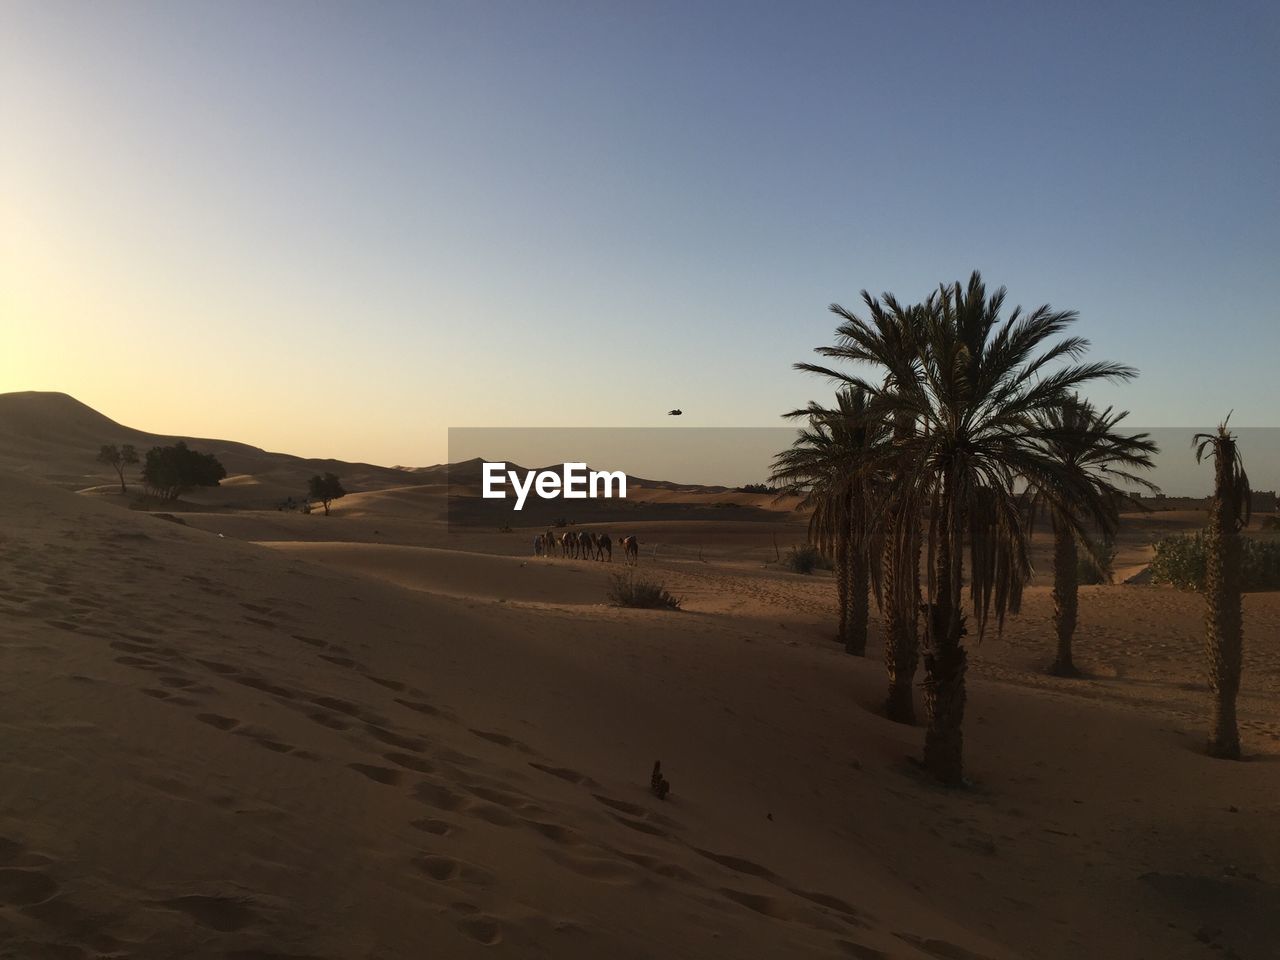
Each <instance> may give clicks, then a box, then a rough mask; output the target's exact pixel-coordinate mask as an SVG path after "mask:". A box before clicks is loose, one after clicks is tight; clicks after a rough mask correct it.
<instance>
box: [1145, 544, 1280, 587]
mask: <svg viewBox="0 0 1280 960" xmlns="http://www.w3.org/2000/svg"><path fill="white" fill-rule="evenodd" d="M1242 543H1243V550H1242V555H1241V563H1240V573H1241V576H1240V580H1241V583H1240V586H1241V589H1243V590H1280V541H1274V540H1270V541H1267V540H1254V539H1251V538H1249V537H1245V538H1244V539H1243V541H1242ZM1204 565H1205V564H1204V535H1203V534H1200V533H1189V534H1188V533H1181V534H1175V535H1174V536H1171V537H1165V538H1164V539H1163V540H1161V541H1160V542H1159V543H1157V544H1156V555H1155V558H1154V559H1153V560H1152V561H1151V582H1152V583H1168V584H1171V585H1173V586H1175V587H1177V588H1178V589H1179V590H1201V589H1203V588H1204Z"/></svg>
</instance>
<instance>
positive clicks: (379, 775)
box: [347, 763, 404, 787]
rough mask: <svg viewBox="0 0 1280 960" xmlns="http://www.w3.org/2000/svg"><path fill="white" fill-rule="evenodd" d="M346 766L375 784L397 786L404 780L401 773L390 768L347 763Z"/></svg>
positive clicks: (369, 764)
mask: <svg viewBox="0 0 1280 960" xmlns="http://www.w3.org/2000/svg"><path fill="white" fill-rule="evenodd" d="M347 766H348V767H350V768H351V769H352V770H354V771H356V773H361V774H364V775H365V776H366V777H368V778H369V779H370V780H372V781H374V782H375V783H383V784H386V785H387V786H389V787H394V786H398V785H399V784H400V781H401V780H403V779H404V774H403V773H401V772H400V771H399V770H392V769H391V768H390V767H376V766H374V765H373V764H371V763H348V764H347Z"/></svg>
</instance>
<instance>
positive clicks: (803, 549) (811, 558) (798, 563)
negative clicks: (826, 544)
mask: <svg viewBox="0 0 1280 960" xmlns="http://www.w3.org/2000/svg"><path fill="white" fill-rule="evenodd" d="M782 565H783V566H784V567H786V568H787V569H788V570H790V571H791V572H792V573H804V574H810V573H813V571H815V570H830V569H831V561H830V560H828V559H827V558H826V557H824V556H823V555H822V551H821V550H819V549H818V548H817V547H815V546H814V545H813V544H811V543H806V544H804V545H803V546H799V547H792V548H791V549H790V550H788V551H787V555H786V556H785V557H783V558H782Z"/></svg>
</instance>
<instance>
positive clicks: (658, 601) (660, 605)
mask: <svg viewBox="0 0 1280 960" xmlns="http://www.w3.org/2000/svg"><path fill="white" fill-rule="evenodd" d="M609 599H610V600H612V601H613V602H614V603H616V604H617V605H618V606H620V607H640V608H642V609H646V610H679V609H680V604H681V603H683V601H682V600H681V599H680V598H679V597H677V596H674V595H672V594H670V593H668V592H667V589H666V587H665V586H663V585H662V584H660V583H654V582H653V581H652V580H637V579H636V575H635V571H634V570H632V571H629V572H627V573H616V574H614V575H613V577H612V580H611V582H610V584H609Z"/></svg>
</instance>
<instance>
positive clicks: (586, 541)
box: [578, 530, 596, 560]
mask: <svg viewBox="0 0 1280 960" xmlns="http://www.w3.org/2000/svg"><path fill="white" fill-rule="evenodd" d="M595 552H596V535H595V534H594V533H588V532H587V531H586V530H583V531H582V532H581V533H579V534H578V556H580V557H581V558H582V559H583V560H590V559H591V558H592V557H593V556H595Z"/></svg>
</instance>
